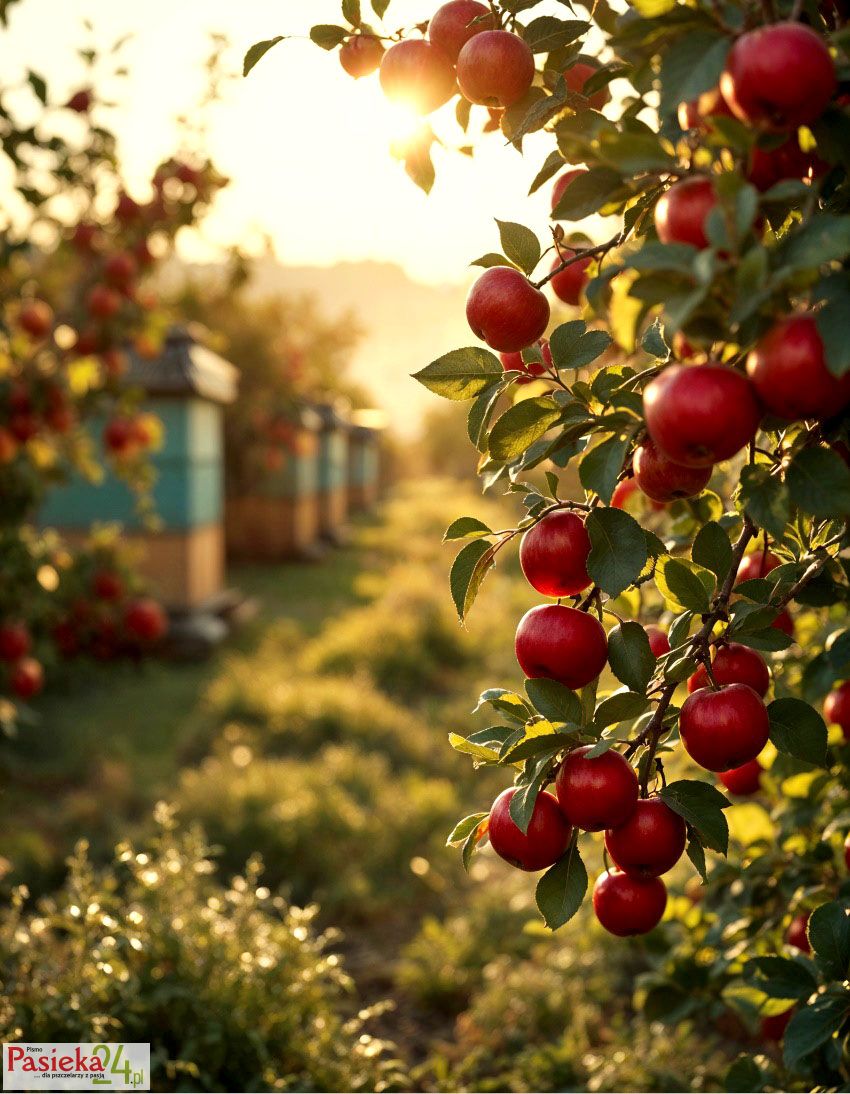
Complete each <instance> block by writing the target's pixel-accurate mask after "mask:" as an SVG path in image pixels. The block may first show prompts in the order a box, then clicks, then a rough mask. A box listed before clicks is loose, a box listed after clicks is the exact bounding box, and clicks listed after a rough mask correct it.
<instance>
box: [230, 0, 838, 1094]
mask: <svg viewBox="0 0 850 1094" xmlns="http://www.w3.org/2000/svg"><path fill="white" fill-rule="evenodd" d="M576 6H577V7H580V8H581V12H582V15H581V16H579V15H578V14H577V12H576V11H574V10H573V6H572V5H571V4H569V3H567V2H563V3H560V4H555V3H549V4H547V5H546V13H545V14H540V13H538V12H535V10H534V9H536V8H538V7H540V4H539V2H538V0H500V2H493V3H489V4H484V3H479V2H477V0H452V2H450V3H447V4H444V5H442V6H438V5H432V6H431V8H430V9H429V7H428V5H427V3H424V0H423V10H422V21H421V22H420V23H419V24H418V25H416V26H415V27H411V28H402V29H395V27H394V26H393V25H392V23H391V22H390V19H391V12H392V5H391V4H388V3H387V2H386V0H373V3H372V5H371V7H372V11H371V13H369V15H368V19H369V20H370V21H369V22H368V23H367V22H366V21H365V20H366V18H367V16H366V15H365V14H364V11H363V10H362V9H361V5H360V4H359V3H357V2H356V0H345V2H344V3H343V5H342V20H341V22H340V24H339V25H333V26H318V27H314V28H313V30H312V38H313V39H314V41H315V42H316V43H317V44H318V45H319V46H321V47H322V48H324V49H326V50H329V51H330V50H337V51H338V53H339V60H340V62H341V64H342V65H343V67H344V68H345V70H346V71H347V72H349V73H350V74H351V75H352V76H354V77H358V78H359V77H363V76H366V75H368V74H369V73H370V72H373V71H375V70H379V79H380V82H381V85H382V87H383V90H384V92H385V93H386V94H387V95H388V96H389V97H390V98H392V99H395V100H399V101H402V102H405V103H407V104H408V106H410V107H412V108H413V109H415V110H417V111H418V112H419V113H421V114H422V115H423V116H429V115H431V114H432V113H434V112H435V111H437V110H439V108H441V107H442V106H443V105H444V104H446V103H449V102H453V103H454V104H455V116H454V117H455V121H456V123H457V124H458V125H460V126H461V128H463V129H465V130H466V131H467V132H468V134H469V135H470V140H471V144H472V147H473V150H474V145H475V143H476V142H478V141H479V140H482V139H488V138H487V137H486V134H488V133H493V132H496V131H497V130H498V131H499V132H500V133H501V134H502V138H503V139H504V140H505V141H506V142H507V143H509V144H511V145H513V148H514V149H517V150H520V151H521V150H522V148H523V144H524V143H525V142H526V138H527V137H528V136H529V135H530V134H532V133H534V134H537V133H541V132H542V133H544V134H545V135H546V137H547V138H548V140H549V146H550V151H549V154H548V155H547V156H546V158H545V159H544V160H543V161H542V162H535V163H534V164H533V165H532V166H531V169H530V171H529V175H530V177H531V178H532V179H533V181H532V183H531V190H532V191H534V190H537V189H539V188H540V187H542V186H544V185H547V184H549V183H550V182H552V181H553V180H554V186H553V194H552V225H551V234H550V237H548V238H547V239H545V240H541V239H539V238H538V237H537V235H536V234H535V233H534V232H533V231H531V230H530V229H529V228H527V227H526V226H524V225H521V224H516V223H509V222H498V242H496V241H495V240H494V249H493V251H492V252H491V253H489V254H487V255H484V256H483V257H481V258H478V259H476V260H475V262H474V263H473V265H476V266H479V267H482V268H483V271H482V272H481V273H480V276H479V277H478V279H477V281H476V282H475V284H474V285H473V287H472V289H471V291H470V294H469V298H468V303H467V318H468V320H469V326H470V328H471V331H472V334H473V335H474V336H475V340H476V341H475V342H472V340H470V345H468V346H466V347H462V348H459V349H454V350H451V351H450V352H447V353H446V354H445V355H444V356H442V357H441V358H439V359H438V360H436V361H433V362H431V363H430V364H428V365H426V366H425V367H424V368H422V369H421V371H419V372H418V373H417V375H416V379H417V380H418V381H419V382H420V383H422V384H424V385H425V386H426V387H427V388H428V389H429V390H431V391H432V392H434V393H435V394H436V395H438V396H441V397H443V398H445V399H449V400H456V401H467V402H468V403H469V415H468V433H469V439H470V441H471V443H472V445H473V447H474V449H475V450H476V451H477V460H478V471H479V473H480V475H481V478H482V480H483V484H484V487H485V488H486V489H498V490H503V491H505V492H507V493H509V494H513V495H516V500H517V503H518V518H517V521H516V524H515V526H514V527H511V528H507V529H499V530H493V529H490V528H489V527H486V526H485V525H484V524H482V523H481V522H480V521H478V520H477V519H474V518H472V517H465V516H459V517H458V519H457V520H456V521H455V522H454V523H453V524H452V525H451V527H450V528H449V529H448V530H447V532H446V540H447V541H450V542H454V543H456V544H458V545H459V547H460V549H459V551H458V553H457V556H456V558H455V561H454V564H453V566H452V569H451V575H450V585H451V594H452V596H453V598H454V602H455V604H456V606H457V610H458V614H459V616H460V618H461V619H462V620H463V619H465V617H466V616H467V614H468V613H469V611H470V609H471V608H472V605H473V602H474V600H475V598H476V596H477V595H479V593H480V590H481V588H482V584H483V582H484V580H485V578H486V575H487V573H488V571H489V570H490V569H491V568H492V567H493V566H494V565H495V564H496V563H497V561H498V560H499V557H500V555H502V553H503V552H506V551H512V550H513V549H514V548H515V547H518V548H519V558H520V562H521V565H522V569H523V572H524V574H525V576H526V578H527V580H528V581H529V583H530V584H531V586H532V587H533V588H534V589H535V590H536V591H537V592H538V593H539V594H540V596H541V600H542V602H541V603H540V604H539V605H538V606H537V607H534V608H532V609H531V610H530V611H529V612H528V613H527V614H526V615H525V616H524V617H523V618H522V619H521V620H520V621H519V623H518V627H517V632H516V657H517V661H518V664H519V668H520V670H521V671H522V674H523V676H524V678H525V679H524V684H523V686H522V687H518V686H517V685H516V683H515V682H513V681H502V682H500V686H494V687H493V688H491V689H490V690H488V691H485V692H484V694H483V695H482V696H481V698H480V701H479V706H480V707H485V708H488V709H489V710H491V711H492V715H493V717H492V719H491V721H492V723H493V724H491V725H490V726H489V727H488V728H486V729H477V730H475V731H473V732H470V733H469V734H468V735H466V736H464V735H461V734H457V735H453V736H452V738H451V744H452V745H453V747H454V748H456V749H457V750H458V751H460V752H462V753H465V754H467V755H468V756H469V757H470V758H471V760H472V762H473V763H474V764H475V765H476V766H477V767H488V768H493V767H501V768H504V769H505V782H506V789H505V790H504V791H503V792H502V793H501V794H500V795H499V797H497V799H496V801H495V802H494V803H493V804H492V806H491V807H489V808H485V809H482V810H481V811H480V812H475V813H472V814H471V815H469V816H467V817H465V818H464V819H463V820H461V821H460V822H459V823H458V825H457V827H456V828H455V830H454V831H453V832H452V833H451V835H450V837H449V842H450V843H451V844H456V845H457V846H458V847H459V848H461V849H462V854H463V858H464V861H465V862H468V861H469V859H470V857H471V856H472V855H473V854H474V852H475V850H476V848H477V847H478V846H479V845H480V844H481V843H482V842H483V841H484V840H485V839H489V842H490V844H491V846H492V848H493V850H494V851H495V852H496V853H497V854H498V855H500V856H501V857H502V858H504V859H506V860H507V861H508V862H510V863H511V864H512V865H514V866H516V867H518V868H520V869H524V870H528V871H530V872H541V871H542V874H541V876H540V878H539V880H538V881H537V888H536V896H537V902H538V905H539V908H540V911H541V913H542V915H543V918H544V920H545V922H546V923H547V924H548V925H549V926H550V927H551V928H553V929H555V928H558V927H560V926H561V925H563V924H564V923H566V922H567V921H568V920H569V919H570V918H571V917H572V916H573V915H575V913H576V912H577V910H578V909H579V907H580V906H581V905H582V904H583V903H584V902H585V900H586V899H589V900H590V901H591V902H592V905H593V910H594V912H595V914H596V916H597V918H598V919H599V921H600V922H601V924H602V925H603V926H604V927H605V928H606V929H607V930H608V931H610V932H611V933H612V934H615V935H618V936H633V935H641V934H644V933H647V932H649V931H650V930H652V929H653V928H655V927H656V926H657V925H658V924H659V923H660V921H661V920H662V917H664V915H665V911H667V923H668V924H669V925H665V927H664V928H663V929H664V930H665V931H667V933H668V935H669V943H670V944H669V947H667V948H666V949H665V950H664V955H663V957H662V958H661V959H660V960H659V962H658V963H657V966H656V967H655V968H653V970H652V971H651V973H649V974H648V975H647V977H646V978H645V980H644V981H643V982H642V983H641V986H640V990H639V993H638V997H639V999H640V1000H641V1001H642V1005H643V1006H644V1007H645V1009H646V1012H647V1014H649V1015H650V1016H651V1017H653V1018H657V1019H659V1020H669V1021H678V1020H679V1019H681V1018H683V1017H688V1016H691V1017H698V1018H700V1019H704V1020H708V1021H720V1019H721V1018H723V1019H724V1020H729V1019H730V1018H731V1019H734V1021H735V1022H736V1023H737V1024H738V1029H739V1033H740V1036H741V1037H742V1038H743V1037H745V1036H746V1035H747V1033H749V1035H751V1036H753V1037H756V1036H758V1037H760V1038H761V1043H762V1044H765V1045H767V1044H769V1043H773V1042H776V1043H777V1044H778V1043H779V1042H782V1046H783V1047H782V1051H781V1052H779V1051H775V1052H774V1051H771V1052H770V1053H768V1054H767V1055H763V1056H762V1055H752V1054H748V1055H745V1056H743V1057H742V1058H741V1060H740V1061H739V1062H738V1063H736V1064H735V1065H734V1076H731V1077H730V1084H731V1083H732V1082H734V1084H735V1085H734V1086H732V1085H730V1089H761V1087H762V1086H764V1085H769V1086H771V1087H772V1088H774V1089H775V1088H776V1087H777V1086H778V1087H779V1088H780V1089H789V1088H791V1087H792V1086H793V1087H794V1088H801V1089H808V1088H809V1087H810V1086H811V1084H813V1083H814V1084H820V1085H824V1086H829V1087H836V1086H839V1087H841V1088H843V1087H844V1084H845V1083H846V1082H847V1075H848V1068H850V1055H849V1054H848V1050H847V1048H846V1047H845V1045H846V1038H847V1035H848V1033H850V991H848V988H847V977H848V969H850V919H848V915H847V912H848V909H850V884H848V866H847V862H846V852H845V850H844V838H845V834H846V832H847V830H848V828H850V798H848V792H847V791H848V785H850V780H848V775H847V770H848V768H847V764H848V761H850V746H848V745H847V744H846V743H845V740H844V734H845V733H846V734H847V735H848V736H850V684H848V683H845V680H846V678H847V677H848V676H850V630H848V629H847V627H846V623H845V620H846V605H847V602H848V595H850V580H848V578H850V565H848V561H847V560H846V559H845V558H844V557H843V554H842V552H843V550H844V548H845V547H847V546H848V545H850V540H848V535H847V517H848V514H850V466H848V465H850V446H848V428H847V416H846V409H847V407H848V405H850V337H848V335H850V274H848V258H850V209H848V205H850V186H849V185H848V179H847V169H848V165H850V114H849V113H848V107H850V95H848V89H850V54H848V52H847V48H848V42H850V33H848V29H847V27H846V25H845V14H846V13H845V9H844V6H843V5H842V4H840V3H835V4H832V3H823V4H816V3H814V2H811V0H807V2H803V0H794V2H793V3H791V2H788V0H764V2H763V3H762V4H761V5H757V4H755V3H746V2H739V0H691V2H689V3H682V2H679V0H634V2H633V3H632V4H631V5H630V6H629V7H628V8H627V9H626V10H625V11H623V12H619V11H615V10H613V9H612V8H611V7H609V5H608V4H607V3H606V0H597V2H594V3H588V4H577V5H576ZM364 7H365V5H364ZM560 8H563V9H565V10H563V11H560ZM388 9H389V11H388ZM553 9H556V10H558V11H559V14H557V15H555V14H551V12H552V10H553ZM279 40H280V39H272V40H269V41H267V42H263V43H257V45H255V46H254V47H252V49H251V50H249V52H248V55H247V56H246V62H245V68H246V72H247V71H248V70H250V68H251V67H252V65H253V64H255V63H257V61H258V60H259V59H260V58H261V57H262V56H263V54H264V53H266V52H267V51H268V50H269V49H270V48H271V47H272V46H273V45H275V44H276V42H277V41H279ZM267 63H268V62H267ZM444 116H445V125H446V127H449V126H450V125H451V124H453V122H452V120H451V119H450V118H449V117H448V112H447V111H446V112H444V113H443V114H438V115H435V118H434V124H433V126H432V125H431V123H430V122H425V121H423V125H422V128H421V129H420V131H419V133H418V135H417V138H416V139H415V140H414V141H412V142H410V144H409V145H408V147H407V148H406V150H405V157H404V158H405V161H406V168H407V170H408V172H409V173H410V174H411V176H412V177H413V178H414V180H415V181H417V182H418V183H419V184H420V185H421V186H423V187H424V188H425V189H428V188H430V186H431V185H432V184H433V182H434V167H433V163H432V160H431V151H432V148H433V146H434V144H435V143H437V142H438V141H440V140H441V138H439V137H438V136H437V135H436V133H435V130H437V129H439V127H440V125H441V124H442V123H441V119H442V118H443V117H444ZM535 141H538V138H535ZM445 143H448V141H446V142H445ZM511 154H514V152H513V150H506V152H505V155H511ZM459 200H460V198H459ZM591 214H601V216H603V217H605V218H606V221H607V222H608V223H612V224H613V225H614V228H613V230H611V231H610V233H609V234H608V237H607V238H605V239H603V240H602V241H600V242H596V241H594V240H590V239H588V237H587V236H585V235H582V234H581V233H579V232H578V231H577V230H576V227H575V226H576V225H577V224H579V223H580V222H582V221H583V220H584V219H585V218H586V217H588V216H590V215H591ZM553 296H554V298H555V300H556V301H557V302H559V303H560V304H563V305H566V307H567V308H569V309H572V311H571V312H568V313H567V315H566V317H564V316H562V315H561V314H559V315H558V316H557V317H556V321H555V322H554V323H553V320H552V314H551V312H552V297H553ZM559 311H560V309H559ZM561 320H563V321H561ZM482 343H483V344H482ZM603 673H606V674H608V675H606V676H605V677H604V683H603V682H602V674H603ZM824 699H826V704H825V706H824V707H823V708H822V709H823V714H822V713H821V704H822V703H823V701H824ZM824 714H825V715H826V721H825V719H824ZM826 722H829V723H830V726H831V728H829V729H828V727H827V724H826ZM839 727H841V729H839ZM748 798H749V799H751V800H750V802H749V803H748V804H746V805H742V804H738V805H736V808H735V809H734V810H732V812H731V813H728V815H727V811H728V810H729V807H730V805H732V804H733V802H735V803H740V802H742V801H743V800H744V799H748ZM746 810H749V813H747V812H745V811H746ZM742 811H744V812H743V813H742ZM738 815H742V816H744V817H747V818H749V821H748V824H747V825H745V827H746V828H747V831H746V832H742V831H741V825H740V823H738V822H737V821H736V819H735V818H736V816H738ZM730 818H731V820H732V829H733V835H734V837H735V838H734V839H733V841H732V844H731V847H732V853H729V852H730ZM590 833H604V835H603V836H602V840H598V839H595V838H594V837H593V836H591V835H589V834H590ZM683 855H686V856H687V858H688V859H689V860H690V863H691V864H692V867H693V870H694V872H695V876H694V881H695V882H696V884H693V883H692V882H691V883H688V885H687V889H686V892H687V894H689V897H690V899H688V897H685V896H676V897H675V899H671V900H669V901H668V893H667V888H666V885H665V882H664V880H663V875H665V874H666V873H667V872H668V871H669V870H670V869H671V868H672V867H673V866H674V865H675V864H676V863H677V862H678V861H679V860H680V859H681V858H682V856H683ZM600 865H602V869H601V872H599V867H600ZM589 868H592V869H593V872H594V873H596V874H597V875H598V876H596V878H595V881H593V883H592V884H591V882H590V881H589V879H588V869H589ZM699 878H702V879H703V882H704V884H702V885H701V884H700V883H699V881H698V879H699ZM589 890H590V891H591V894H590V896H589V897H588V891H589Z"/></svg>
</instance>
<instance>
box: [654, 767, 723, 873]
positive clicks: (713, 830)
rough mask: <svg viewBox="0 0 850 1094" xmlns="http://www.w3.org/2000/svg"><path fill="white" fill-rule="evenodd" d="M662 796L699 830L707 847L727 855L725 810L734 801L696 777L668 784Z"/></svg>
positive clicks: (675, 811)
mask: <svg viewBox="0 0 850 1094" xmlns="http://www.w3.org/2000/svg"><path fill="white" fill-rule="evenodd" d="M660 797H661V800H662V801H663V802H665V803H666V804H667V805H669V806H670V808H671V809H672V810H673V812H674V813H678V814H679V816H680V817H682V818H683V819H684V820H685V821H686V822H687V823H688V824H689V825H691V827H692V828H695V829H696V830H697V832H698V833H699V835H700V839H701V840H702V842H703V843H704V844H705V845H706V847H710V848H711V849H712V851H719V852H720V854H721V855H725V854H726V852H727V850H728V849H729V825H728V824H727V823H726V818H725V817H724V816H723V810H724V809H728V808H729V806H730V804H731V803H730V802H729V801H728V800H727V799H726V798H724V797H723V795H722V794H721V793H720V791H719V790H716V789H715V788H714V787H713V786H709V784H708V783H704V782H698V781H696V780H694V779H680V780H679V781H678V782H674V783H668V784H667V786H665V787H664V789H663V790H662V791H661V795H660Z"/></svg>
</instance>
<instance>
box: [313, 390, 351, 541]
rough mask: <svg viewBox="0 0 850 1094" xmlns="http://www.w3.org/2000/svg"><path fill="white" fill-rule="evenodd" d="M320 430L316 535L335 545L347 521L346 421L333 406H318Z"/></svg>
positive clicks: (342, 533) (335, 406) (323, 404)
mask: <svg viewBox="0 0 850 1094" xmlns="http://www.w3.org/2000/svg"><path fill="white" fill-rule="evenodd" d="M315 409H316V412H317V413H318V415H319V418H320V419H321V427H320V430H319V532H320V534H321V535H322V536H323V538H324V539H327V540H329V541H330V542H331V543H337V542H339V541H340V540H342V539H343V538H344V534H345V525H346V521H347V520H348V421H347V419H346V418H345V417H344V416H343V413H342V407H341V405H339V404H336V403H317V404H316V407H315Z"/></svg>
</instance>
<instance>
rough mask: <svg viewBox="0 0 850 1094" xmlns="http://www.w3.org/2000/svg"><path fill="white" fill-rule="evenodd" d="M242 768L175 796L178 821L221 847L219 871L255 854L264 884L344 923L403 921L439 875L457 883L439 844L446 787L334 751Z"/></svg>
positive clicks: (201, 778)
mask: <svg viewBox="0 0 850 1094" xmlns="http://www.w3.org/2000/svg"><path fill="white" fill-rule="evenodd" d="M239 761H240V763H243V764H244V766H238V765H237V764H236V763H234V762H232V760H230V759H219V758H211V759H209V760H207V761H206V762H205V763H204V764H203V765H202V766H201V767H200V768H198V769H195V770H190V771H186V772H184V775H183V778H182V780H181V784H180V789H179V791H178V794H177V802H178V804H179V806H180V810H181V813H182V815H184V816H185V817H186V818H188V819H191V820H197V821H200V822H201V824H202V825H203V827H204V829H205V830H206V831H207V833H208V834H209V836H210V839H211V840H212V841H213V842H214V843H216V844H220V845H221V847H222V849H223V858H222V861H223V863H224V867H225V869H228V870H230V869H233V868H234V864H237V863H239V862H244V861H245V859H246V857H248V856H250V855H251V854H253V853H254V852H257V853H259V854H260V855H261V856H262V858H263V860H264V863H265V866H266V875H265V876H266V878H267V880H268V884H270V885H271V886H272V887H275V886H278V885H283V886H285V887H286V889H287V892H288V893H289V895H290V896H291V898H292V899H293V900H294V901H296V902H299V903H300V902H303V901H307V900H313V899H316V900H319V901H320V903H321V904H322V908H323V910H324V911H328V912H330V913H332V914H333V915H334V917H335V918H337V919H339V918H342V919H346V920H351V919H358V918H362V917H364V916H367V915H370V914H372V913H374V912H375V911H378V910H383V911H385V912H391V911H393V910H400V909H401V908H402V907H404V908H406V909H407V910H408V914H409V907H410V905H411V904H413V903H417V902H420V901H426V902H427V901H428V899H429V898H430V897H431V896H432V895H433V894H434V892H435V890H436V889H438V888H439V887H440V886H441V885H442V884H443V881H442V876H443V872H444V871H449V873H450V874H451V875H452V876H454V874H455V871H456V870H457V866H456V864H455V863H454V861H453V859H452V856H451V855H450V854H449V853H448V852H447V850H446V848H445V846H444V844H445V838H446V833H447V832H448V830H449V828H450V826H451V822H452V820H453V817H454V812H453V811H456V810H457V798H456V794H455V791H454V788H453V787H452V785H451V783H450V782H448V781H447V780H442V779H430V778H427V777H424V776H422V775H418V774H411V773H407V774H400V775H397V774H394V773H393V772H392V771H391V769H390V766H389V764H388V763H387V761H386V760H385V759H384V758H383V757H381V756H378V755H374V754H373V755H368V754H363V753H361V752H359V751H357V750H356V749H352V748H343V747H337V746H332V747H328V748H326V749H324V750H322V751H321V752H320V753H318V754H317V755H316V756H315V757H314V758H313V759H311V760H310V761H302V760H295V759H286V760H263V759H256V760H253V761H251V760H250V756H249V755H248V754H245V755H243V756H241V757H239ZM414 860H416V861H414ZM432 867H433V868H432Z"/></svg>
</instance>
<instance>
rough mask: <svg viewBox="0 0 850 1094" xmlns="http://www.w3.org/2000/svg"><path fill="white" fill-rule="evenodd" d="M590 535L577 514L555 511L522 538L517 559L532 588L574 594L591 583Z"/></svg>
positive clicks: (548, 592) (550, 593)
mask: <svg viewBox="0 0 850 1094" xmlns="http://www.w3.org/2000/svg"><path fill="white" fill-rule="evenodd" d="M589 554H590V536H589V535H588V534H587V529H586V528H585V526H584V521H583V520H582V518H581V517H580V516H578V515H577V514H576V513H570V512H567V511H566V510H563V509H562V510H556V511H555V512H554V513H549V514H548V516H545V517H544V518H543V520H541V521H539V522H538V523H537V524H534V525H532V527H531V528H529V529H528V531H527V532H526V533H525V535H524V536H523V537H522V542H521V543H520V548H519V561H520V565H521V566H522V572H523V573H524V574H525V577H526V580H527V581H528V583H529V585H531V586H532V588H534V589H536V590H537V592H539V593H542V594H543V595H544V596H552V597H560V596H575V595H576V594H577V593H580V592H582V591H583V590H584V589H586V588H587V587H588V586H589V585H590V577H589V575H588V572H587V556H588V555H589Z"/></svg>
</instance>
